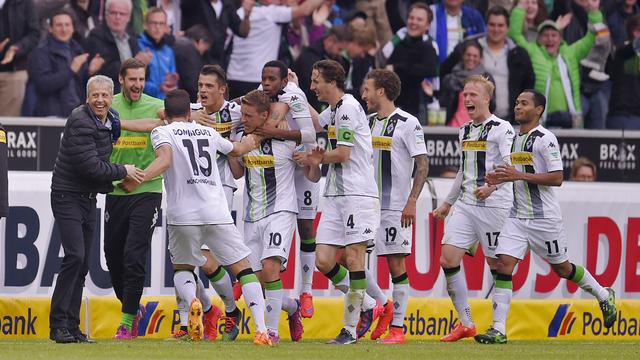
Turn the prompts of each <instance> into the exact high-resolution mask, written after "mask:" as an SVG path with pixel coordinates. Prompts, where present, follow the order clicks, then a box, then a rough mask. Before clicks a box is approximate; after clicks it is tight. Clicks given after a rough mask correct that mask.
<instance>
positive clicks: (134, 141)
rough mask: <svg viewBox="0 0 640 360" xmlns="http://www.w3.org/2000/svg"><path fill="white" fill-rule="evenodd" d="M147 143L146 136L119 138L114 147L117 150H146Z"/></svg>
mask: <svg viewBox="0 0 640 360" xmlns="http://www.w3.org/2000/svg"><path fill="white" fill-rule="evenodd" d="M148 142H149V138H148V137H147V136H121V137H120V138H119V139H118V142H117V143H116V145H115V146H114V147H115V148H117V149H146V148H147V145H148Z"/></svg>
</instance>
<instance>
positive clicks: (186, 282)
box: [173, 270, 196, 325]
mask: <svg viewBox="0 0 640 360" xmlns="http://www.w3.org/2000/svg"><path fill="white" fill-rule="evenodd" d="M173 285H174V287H175V289H176V293H177V294H178V297H179V298H180V299H181V300H182V302H183V303H184V316H183V314H182V312H181V313H180V324H183V321H184V325H187V319H188V317H189V315H188V314H189V307H190V306H191V302H192V301H193V299H195V298H196V278H195V275H194V274H193V273H192V272H191V271H188V270H187V271H176V272H174V273H173Z"/></svg>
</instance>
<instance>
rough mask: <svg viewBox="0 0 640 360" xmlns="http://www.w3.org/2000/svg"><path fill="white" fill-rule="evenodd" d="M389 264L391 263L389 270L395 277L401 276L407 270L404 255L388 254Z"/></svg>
mask: <svg viewBox="0 0 640 360" xmlns="http://www.w3.org/2000/svg"><path fill="white" fill-rule="evenodd" d="M387 264H389V272H390V273H391V276H393V277H397V276H400V275H402V274H404V273H405V272H406V266H405V262H404V255H389V256H387Z"/></svg>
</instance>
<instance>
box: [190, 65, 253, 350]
mask: <svg viewBox="0 0 640 360" xmlns="http://www.w3.org/2000/svg"><path fill="white" fill-rule="evenodd" d="M226 94H227V75H226V73H225V71H224V69H222V67H220V66H219V65H205V66H203V67H202V69H201V70H200V75H199V76H198V98H199V99H200V103H199V104H193V105H194V106H192V110H196V111H195V113H194V114H195V117H196V121H197V122H198V123H200V124H201V125H205V126H210V127H212V128H214V129H215V130H216V131H217V132H218V133H220V135H221V136H222V137H223V138H225V139H227V140H232V141H235V140H239V138H240V137H241V133H242V131H241V128H242V124H241V120H242V112H241V110H240V105H238V104H236V103H233V102H229V101H227V100H225V95H226ZM203 115H206V116H203ZM216 162H217V164H218V170H219V171H220V180H221V181H222V183H221V184H222V188H223V189H224V195H225V199H226V202H227V205H228V207H229V211H231V209H232V207H233V193H234V192H235V191H236V189H237V186H236V182H235V180H234V176H233V173H232V170H231V168H230V166H229V159H228V157H227V155H225V154H221V153H218V154H217V156H216ZM202 253H203V255H204V256H205V257H206V258H207V262H206V263H205V264H204V265H203V266H202V269H203V270H204V273H205V275H206V276H207V278H208V279H209V282H210V283H211V286H212V287H213V288H214V289H215V291H216V292H217V293H218V295H219V296H220V298H221V299H222V301H223V303H224V305H225V323H224V324H225V326H224V331H223V332H222V338H223V340H227V341H233V340H235V339H236V337H237V336H238V334H239V329H238V326H237V324H238V323H239V320H240V316H241V313H240V310H238V308H237V306H236V303H235V299H234V296H233V284H232V282H231V278H230V277H229V274H228V273H227V271H226V270H225V268H224V267H222V266H220V264H218V262H217V261H216V260H215V258H214V256H213V255H212V254H211V251H210V250H209V249H208V248H207V246H206V245H205V246H203V248H202ZM198 287H199V288H200V285H199V286H198ZM202 291H203V292H204V289H202ZM183 307H184V306H183ZM205 327H206V328H207V329H211V327H210V326H205ZM213 329H217V327H215V326H214V327H213ZM215 335H216V333H215V332H210V336H209V338H211V337H213V338H214V339H215Z"/></svg>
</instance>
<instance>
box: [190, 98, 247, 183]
mask: <svg viewBox="0 0 640 360" xmlns="http://www.w3.org/2000/svg"><path fill="white" fill-rule="evenodd" d="M202 109H204V108H203V107H202V105H201V104H199V103H198V104H191V110H194V111H197V110H202ZM209 115H211V116H212V117H213V118H214V119H215V121H216V123H215V124H214V125H213V126H212V127H213V128H214V129H215V130H216V131H217V132H218V133H220V135H221V136H222V137H223V138H225V139H227V140H231V141H240V139H241V138H242V132H243V126H242V122H241V121H242V112H241V110H240V105H238V104H236V103H232V102H229V101H227V100H225V101H224V103H223V104H222V108H220V110H218V111H216V112H213V113H210V114H209ZM216 161H217V163H218V170H219V171H220V180H221V181H222V185H223V186H227V187H230V188H232V189H236V188H237V186H236V181H235V179H234V178H233V174H232V173H231V168H230V167H229V160H228V159H227V156H226V155H224V154H221V153H218V154H216Z"/></svg>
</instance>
